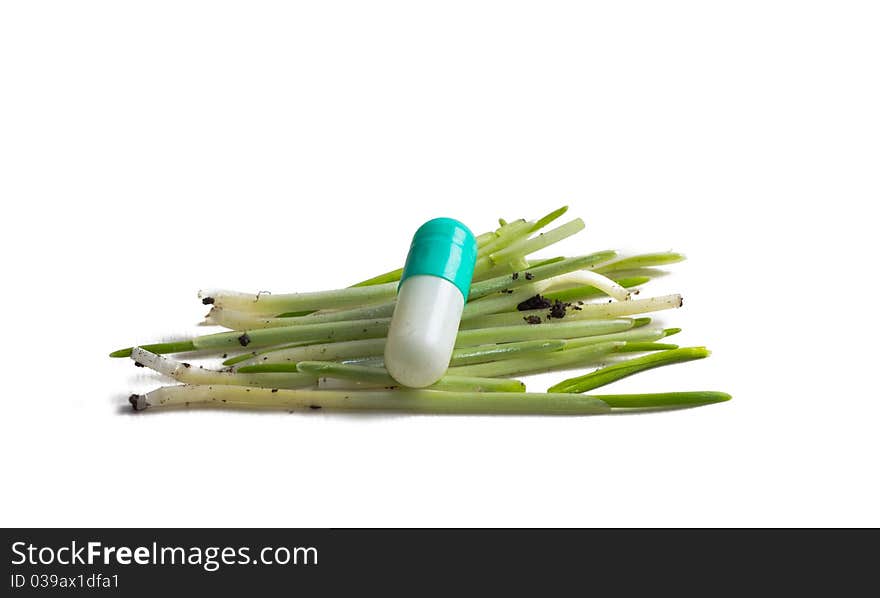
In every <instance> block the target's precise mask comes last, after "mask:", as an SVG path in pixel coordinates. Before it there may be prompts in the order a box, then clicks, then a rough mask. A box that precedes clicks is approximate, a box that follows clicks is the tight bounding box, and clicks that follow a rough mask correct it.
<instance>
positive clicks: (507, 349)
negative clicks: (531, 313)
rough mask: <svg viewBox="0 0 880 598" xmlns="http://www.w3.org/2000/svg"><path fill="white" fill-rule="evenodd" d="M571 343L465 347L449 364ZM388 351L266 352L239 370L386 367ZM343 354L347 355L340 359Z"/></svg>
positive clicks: (337, 346) (357, 347)
mask: <svg viewBox="0 0 880 598" xmlns="http://www.w3.org/2000/svg"><path fill="white" fill-rule="evenodd" d="M375 341H381V343H378V344H377V345H376V346H367V343H374V342H375ZM567 342H569V341H564V340H561V339H555V340H537V341H522V342H514V343H500V344H498V343H495V344H488V345H477V346H473V347H462V348H460V349H455V350H453V351H452V358H451V360H450V362H449V365H450V366H456V365H470V364H472V363H483V362H486V361H495V360H499V359H510V358H512V357H523V356H525V355H531V354H534V353H549V352H551V351H558V350H560V349H562V347H564V346H565V344H566V343H567ZM384 350H385V339H370V340H368V341H348V342H344V343H329V344H323V345H309V346H307V347H293V348H291V349H290V350H287V349H284V350H277V351H272V352H266V353H264V354H263V355H261V356H258V357H256V358H252V359H250V360H248V363H242V364H241V365H239V369H238V371H240V372H253V373H256V372H293V371H297V370H296V363H298V362H300V361H323V360H333V361H340V360H342V361H346V362H348V363H360V364H361V365H376V366H379V367H382V366H383V363H382V353H383V352H384ZM340 354H343V355H341V356H340Z"/></svg>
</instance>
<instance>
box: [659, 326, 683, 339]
mask: <svg viewBox="0 0 880 598" xmlns="http://www.w3.org/2000/svg"><path fill="white" fill-rule="evenodd" d="M679 332H681V328H666V329H665V330H663V337H664V338H666V337H667V336H673V335H675V334H678V333H679Z"/></svg>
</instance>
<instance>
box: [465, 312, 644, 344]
mask: <svg viewBox="0 0 880 598" xmlns="http://www.w3.org/2000/svg"><path fill="white" fill-rule="evenodd" d="M632 327H633V321H632V320H629V319H624V318H621V319H613V320H582V321H578V322H562V321H560V322H557V323H554V324H552V325H532V324H525V323H523V324H518V325H512V326H497V327H492V328H473V329H469V330H459V332H458V337H457V338H456V341H455V346H456V347H467V346H472V345H484V344H487V343H508V342H516V341H529V340H549V339H560V338H561V339H566V338H578V337H582V336H594V335H598V334H611V333H612V332H623V331H624V330H628V329H630V328H632Z"/></svg>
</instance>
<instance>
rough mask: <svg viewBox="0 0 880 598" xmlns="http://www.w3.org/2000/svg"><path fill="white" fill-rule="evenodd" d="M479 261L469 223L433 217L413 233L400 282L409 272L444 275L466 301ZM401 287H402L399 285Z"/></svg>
mask: <svg viewBox="0 0 880 598" xmlns="http://www.w3.org/2000/svg"><path fill="white" fill-rule="evenodd" d="M476 263H477V239H476V238H475V237H474V233H472V232H471V231H470V229H469V228H468V227H466V226H465V225H464V224H462V223H461V222H459V221H458V220H453V219H452V218H434V219H433V220H428V221H427V222H426V223H424V224H423V225H421V226H420V227H419V230H417V231H416V234H415V235H413V240H412V243H411V244H410V246H409V253H408V254H407V256H406V265H405V266H404V267H403V275H402V276H401V277H400V284H403V283H404V282H405V281H406V279H407V278H409V277H410V276H417V275H420V274H427V275H429V276H438V277H440V278H445V279H446V280H448V281H449V282H451V283H452V284H454V285H455V286H456V287H458V290H459V291H461V294H462V295H463V296H464V300H465V301H467V298H468V293H469V292H470V289H471V279H472V278H473V277H474V265H475V264H476ZM398 288H399V287H398Z"/></svg>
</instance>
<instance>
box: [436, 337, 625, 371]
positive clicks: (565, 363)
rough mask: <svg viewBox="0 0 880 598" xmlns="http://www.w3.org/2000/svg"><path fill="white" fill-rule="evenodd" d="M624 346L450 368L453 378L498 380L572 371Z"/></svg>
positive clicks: (601, 345)
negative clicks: (557, 371) (497, 378)
mask: <svg viewBox="0 0 880 598" xmlns="http://www.w3.org/2000/svg"><path fill="white" fill-rule="evenodd" d="M624 344H625V343H621V342H610V343H608V342H606V343H597V344H595V345H588V346H585V347H579V348H577V349H565V350H563V351H554V352H553V353H544V354H540V355H535V356H534V357H522V358H518V359H505V360H504V361H493V362H490V363H480V364H476V365H466V366H461V367H454V368H449V370H448V372H449V374H450V375H455V376H481V377H487V378H493V377H498V376H521V375H526V374H534V373H537V372H548V371H554V370H560V369H571V368H575V367H583V366H587V365H592V364H595V363H596V362H597V361H598V360H600V359H601V358H602V357H605V356H606V355H608V354H609V353H612V352H614V351H616V350H617V349H618V348H620V347H623V346H624Z"/></svg>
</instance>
